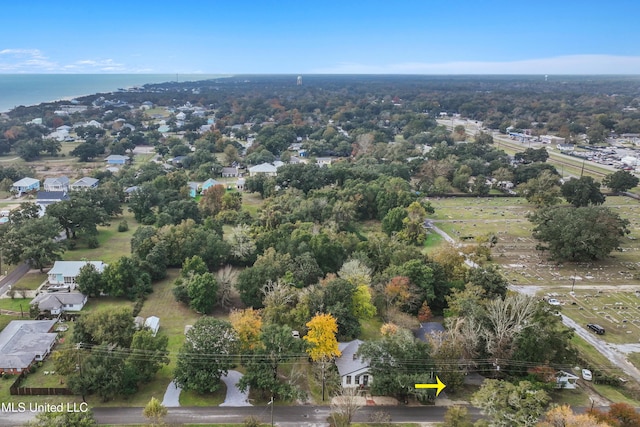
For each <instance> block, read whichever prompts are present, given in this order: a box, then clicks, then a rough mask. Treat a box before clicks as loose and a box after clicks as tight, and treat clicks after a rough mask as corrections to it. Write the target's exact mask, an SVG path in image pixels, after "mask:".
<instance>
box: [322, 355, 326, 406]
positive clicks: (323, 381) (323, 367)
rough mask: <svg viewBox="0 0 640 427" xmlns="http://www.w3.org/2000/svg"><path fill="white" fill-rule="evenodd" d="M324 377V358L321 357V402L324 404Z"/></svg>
mask: <svg viewBox="0 0 640 427" xmlns="http://www.w3.org/2000/svg"><path fill="white" fill-rule="evenodd" d="M325 379H326V377H325V375H324V356H322V401H323V402H324V383H325Z"/></svg>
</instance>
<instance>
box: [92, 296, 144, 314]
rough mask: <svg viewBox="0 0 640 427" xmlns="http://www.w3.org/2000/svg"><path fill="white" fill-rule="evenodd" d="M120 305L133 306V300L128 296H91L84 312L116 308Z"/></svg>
mask: <svg viewBox="0 0 640 427" xmlns="http://www.w3.org/2000/svg"><path fill="white" fill-rule="evenodd" d="M120 307H131V308H133V302H132V301H129V300H128V299H126V298H116V297H97V298H89V300H88V301H87V304H86V305H85V306H84V308H83V309H82V313H83V314H86V313H91V312H92V311H103V310H114V309H117V308H120Z"/></svg>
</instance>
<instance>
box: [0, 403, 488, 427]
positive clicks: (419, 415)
mask: <svg viewBox="0 0 640 427" xmlns="http://www.w3.org/2000/svg"><path fill="white" fill-rule="evenodd" d="M168 409H169V414H168V415H167V417H166V418H165V422H167V423H169V424H188V423H191V424H204V423H242V422H243V421H244V419H245V418H247V417H248V416H251V415H253V416H255V417H258V418H260V419H261V420H262V421H263V422H265V423H270V422H271V407H270V406H245V407H237V408H234V407H219V406H217V407H207V408H203V407H192V408H168ZM446 410H447V407H444V406H421V407H388V406H386V407H382V406H367V407H364V408H362V409H360V410H359V411H358V413H357V414H356V417H355V421H359V422H365V421H368V420H369V417H370V415H371V414H372V413H374V412H377V411H384V412H386V413H388V414H389V415H390V416H391V419H392V421H395V422H441V421H442V420H443V417H444V413H445V412H446ZM329 412H330V408H329V407H328V406H277V405H276V406H275V407H274V411H273V420H274V424H276V425H280V426H285V425H286V426H289V425H291V426H294V425H295V426H298V427H312V426H324V425H327V424H326V423H327V417H328V416H329ZM469 412H470V414H471V415H472V418H473V419H477V418H478V417H479V416H480V412H479V410H478V409H476V408H473V407H469ZM93 413H94V416H95V418H96V420H97V421H98V423H99V424H109V425H119V424H145V423H147V422H148V420H147V419H146V418H144V416H143V415H142V408H93ZM34 416H35V414H33V413H17V412H16V413H10V412H4V413H2V416H0V426H3V427H5V426H20V425H23V424H24V423H25V422H26V421H28V420H29V419H31V418H33V417H34Z"/></svg>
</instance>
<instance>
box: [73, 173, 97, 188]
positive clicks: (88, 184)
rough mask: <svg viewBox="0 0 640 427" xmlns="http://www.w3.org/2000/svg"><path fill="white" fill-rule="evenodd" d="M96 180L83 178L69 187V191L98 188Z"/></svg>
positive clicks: (87, 177)
mask: <svg viewBox="0 0 640 427" xmlns="http://www.w3.org/2000/svg"><path fill="white" fill-rule="evenodd" d="M98 181H99V180H98V179H96V178H91V177H89V176H85V177H84V178H80V179H79V180H77V181H76V182H74V183H73V184H71V185H70V186H69V188H70V189H71V190H87V189H89V188H96V187H97V186H98Z"/></svg>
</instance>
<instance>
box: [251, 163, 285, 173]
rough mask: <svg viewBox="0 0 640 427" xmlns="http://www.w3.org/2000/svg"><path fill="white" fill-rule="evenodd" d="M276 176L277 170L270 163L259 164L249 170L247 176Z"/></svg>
mask: <svg viewBox="0 0 640 427" xmlns="http://www.w3.org/2000/svg"><path fill="white" fill-rule="evenodd" d="M260 174H262V175H266V176H276V175H277V174H278V168H277V167H276V166H274V165H272V164H271V163H261V164H259V165H256V166H252V167H250V168H249V176H256V175H260Z"/></svg>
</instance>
